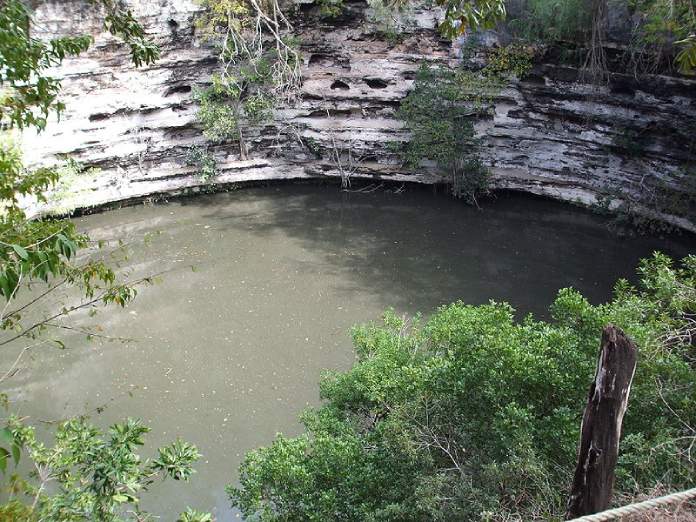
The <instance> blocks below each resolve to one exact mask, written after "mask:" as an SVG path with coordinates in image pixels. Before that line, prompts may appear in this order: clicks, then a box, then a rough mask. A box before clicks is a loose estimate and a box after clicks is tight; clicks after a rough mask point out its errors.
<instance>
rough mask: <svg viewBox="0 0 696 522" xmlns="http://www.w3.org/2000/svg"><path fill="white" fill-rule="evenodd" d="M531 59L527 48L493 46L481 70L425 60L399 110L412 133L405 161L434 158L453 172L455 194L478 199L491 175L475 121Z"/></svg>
mask: <svg viewBox="0 0 696 522" xmlns="http://www.w3.org/2000/svg"><path fill="white" fill-rule="evenodd" d="M531 58H532V54H531V51H530V50H528V49H527V48H525V47H521V46H515V45H511V46H508V47H503V48H498V49H493V50H491V51H490V52H489V55H488V61H487V65H486V66H485V67H484V68H482V69H480V70H471V69H465V68H463V67H461V68H459V69H456V70H452V69H449V68H445V67H437V66H431V65H428V64H423V65H421V67H420V69H419V70H418V73H417V74H416V80H415V83H414V86H413V89H412V90H411V91H410V92H409V94H408V96H407V97H406V99H405V100H404V101H403V103H402V104H401V107H400V108H399V112H398V116H399V118H400V119H401V120H403V121H404V123H405V124H406V127H407V128H408V130H409V131H410V132H411V136H410V140H409V142H408V144H407V145H406V148H405V152H404V158H405V161H406V164H407V165H409V166H411V167H413V168H415V167H418V166H419V165H421V163H422V162H423V161H432V162H434V163H435V164H436V165H437V167H438V169H439V170H440V171H441V172H443V173H444V174H446V175H448V176H449V177H450V181H451V183H452V185H453V187H454V193H455V195H456V196H457V197H464V198H465V199H467V200H468V201H469V202H471V203H474V204H476V202H477V198H478V196H479V195H481V194H483V193H485V192H486V191H487V187H488V179H489V176H488V173H487V171H486V169H485V167H484V166H483V164H482V163H481V161H480V160H479V158H478V154H477V149H478V146H479V140H478V139H477V138H476V137H475V135H474V134H475V133H474V122H475V121H476V118H477V117H479V116H480V115H481V114H482V113H485V112H486V111H487V110H488V106H489V105H490V103H491V101H492V100H493V98H494V97H495V96H496V95H497V94H498V93H499V92H500V90H501V89H502V88H503V87H504V86H505V85H506V83H507V82H508V81H509V79H510V77H511V76H523V75H524V74H526V73H527V72H528V71H529V69H530V67H531Z"/></svg>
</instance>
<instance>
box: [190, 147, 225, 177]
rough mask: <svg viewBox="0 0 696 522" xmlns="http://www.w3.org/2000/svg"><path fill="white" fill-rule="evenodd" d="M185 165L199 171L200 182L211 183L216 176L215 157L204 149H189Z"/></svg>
mask: <svg viewBox="0 0 696 522" xmlns="http://www.w3.org/2000/svg"><path fill="white" fill-rule="evenodd" d="M186 163H187V164H188V165H193V166H195V167H198V168H199V169H200V172H199V176H200V178H201V181H205V182H208V181H211V180H213V179H215V177H216V176H217V175H218V170H217V161H216V160H215V156H213V155H212V154H211V153H210V152H208V149H206V148H204V147H191V148H190V149H189V151H188V154H187V155H186Z"/></svg>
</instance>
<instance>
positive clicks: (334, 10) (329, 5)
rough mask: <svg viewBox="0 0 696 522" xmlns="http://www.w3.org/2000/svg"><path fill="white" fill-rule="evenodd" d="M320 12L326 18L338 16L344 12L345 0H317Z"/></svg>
mask: <svg viewBox="0 0 696 522" xmlns="http://www.w3.org/2000/svg"><path fill="white" fill-rule="evenodd" d="M316 4H317V6H318V7H319V14H320V15H321V16H322V17H324V18H329V19H333V18H338V17H339V16H341V15H342V14H343V9H344V8H345V5H344V3H343V0H316Z"/></svg>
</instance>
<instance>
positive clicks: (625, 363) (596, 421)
mask: <svg viewBox="0 0 696 522" xmlns="http://www.w3.org/2000/svg"><path fill="white" fill-rule="evenodd" d="M637 350H638V349H637V347H636V345H635V343H634V342H633V341H632V340H631V339H629V338H628V336H626V334H624V333H623V332H622V331H621V330H620V329H619V328H617V327H615V326H613V325H607V326H605V327H604V330H603V331H602V345H601V348H600V352H599V361H598V362H597V373H596V374H595V379H594V382H593V383H592V386H590V393H589V397H588V399H587V406H586V407H585V414H584V415H583V418H582V425H581V427H580V447H579V450H578V464H577V467H576V468H575V477H574V478H573V486H572V488H571V491H570V497H569V498H568V506H567V510H566V520H569V519H572V518H576V517H581V516H584V515H590V514H592V513H597V512H599V511H604V510H605V509H607V508H608V507H609V502H610V501H611V494H612V489H613V487H614V467H615V466H616V459H617V456H618V454H619V438H620V437H621V422H622V421H623V416H624V413H625V412H626V407H627V406H628V395H629V393H630V391H631V382H632V381H633V374H634V373H635V371H636V355H637Z"/></svg>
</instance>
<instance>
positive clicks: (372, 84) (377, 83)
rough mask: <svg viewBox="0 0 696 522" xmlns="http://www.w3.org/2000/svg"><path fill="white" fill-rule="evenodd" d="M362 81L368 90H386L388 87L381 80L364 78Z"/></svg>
mask: <svg viewBox="0 0 696 522" xmlns="http://www.w3.org/2000/svg"><path fill="white" fill-rule="evenodd" d="M363 81H364V82H365V83H366V84H367V86H368V87H369V88H370V89H386V88H387V85H389V84H388V83H387V82H385V81H384V80H382V79H381V78H364V79H363Z"/></svg>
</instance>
